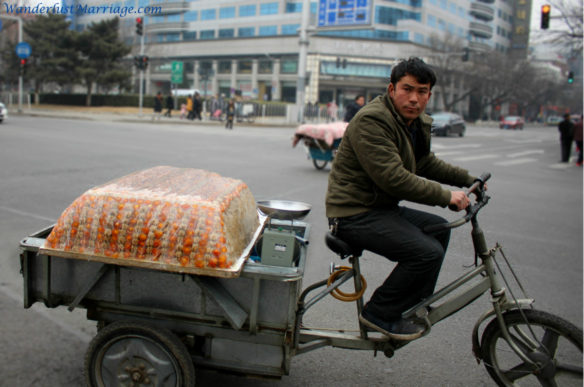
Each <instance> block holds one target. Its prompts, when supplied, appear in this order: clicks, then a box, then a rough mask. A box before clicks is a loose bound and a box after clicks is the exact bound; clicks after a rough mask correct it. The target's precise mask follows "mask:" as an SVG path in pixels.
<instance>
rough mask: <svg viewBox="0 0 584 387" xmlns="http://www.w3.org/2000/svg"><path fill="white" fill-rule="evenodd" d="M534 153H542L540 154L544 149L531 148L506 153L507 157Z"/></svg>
mask: <svg viewBox="0 0 584 387" xmlns="http://www.w3.org/2000/svg"><path fill="white" fill-rule="evenodd" d="M535 154H537V155H542V154H544V151H543V149H531V150H526V151H523V152H519V153H511V154H508V155H507V157H511V158H513V157H521V156H527V155H535Z"/></svg>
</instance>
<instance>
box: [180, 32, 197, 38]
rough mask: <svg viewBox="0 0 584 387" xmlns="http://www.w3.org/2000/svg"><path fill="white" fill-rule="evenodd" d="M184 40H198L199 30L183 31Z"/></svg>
mask: <svg viewBox="0 0 584 387" xmlns="http://www.w3.org/2000/svg"><path fill="white" fill-rule="evenodd" d="M183 40H197V31H188V32H183Z"/></svg>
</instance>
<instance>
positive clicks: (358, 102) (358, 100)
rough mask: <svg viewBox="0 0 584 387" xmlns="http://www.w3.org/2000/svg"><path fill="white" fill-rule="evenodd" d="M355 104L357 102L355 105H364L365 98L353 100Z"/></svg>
mask: <svg viewBox="0 0 584 387" xmlns="http://www.w3.org/2000/svg"><path fill="white" fill-rule="evenodd" d="M355 102H357V105H359V106H363V105H365V97H359V98H357V100H355Z"/></svg>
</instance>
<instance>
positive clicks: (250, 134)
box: [0, 116, 582, 386]
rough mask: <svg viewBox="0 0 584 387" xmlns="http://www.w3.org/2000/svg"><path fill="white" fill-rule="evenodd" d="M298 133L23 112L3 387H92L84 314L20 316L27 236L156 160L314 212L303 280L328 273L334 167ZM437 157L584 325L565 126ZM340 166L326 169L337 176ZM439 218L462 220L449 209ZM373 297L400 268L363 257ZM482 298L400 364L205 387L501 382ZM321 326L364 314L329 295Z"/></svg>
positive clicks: (224, 379)
mask: <svg viewBox="0 0 584 387" xmlns="http://www.w3.org/2000/svg"><path fill="white" fill-rule="evenodd" d="M292 134H293V129H290V128H265V127H264V128H258V127H255V128H251V127H242V126H240V127H236V129H235V130H234V131H232V132H231V131H226V130H224V129H222V128H220V127H217V126H213V127H205V126H201V125H197V126H193V127H190V126H186V125H174V126H173V125H168V124H165V123H154V124H152V123H148V124H137V123H111V122H105V121H91V122H90V121H83V120H66V119H49V118H33V117H16V116H13V117H11V119H10V121H9V122H6V123H5V124H2V125H0V165H1V166H2V168H1V169H0V182H1V183H0V310H1V311H2V327H3V329H2V330H1V331H0V346H1V347H2V348H3V350H2V351H0V375H1V377H0V386H81V385H83V377H82V375H81V374H82V365H83V360H82V359H83V356H84V352H85V348H86V346H87V343H88V342H89V340H90V339H91V337H92V336H93V335H94V334H95V324H94V323H93V322H88V321H86V320H85V318H84V315H83V312H82V311H77V312H75V313H69V312H67V311H66V310H65V309H64V308H58V309H56V310H52V309H47V308H45V307H44V306H43V305H35V306H34V307H33V308H31V309H30V310H24V309H23V308H22V295H21V292H22V290H21V281H22V280H21V276H20V274H19V263H18V241H19V240H20V239H21V238H23V237H24V236H26V235H28V234H29V233H32V232H34V231H36V230H38V229H40V228H42V227H44V226H46V225H49V224H52V223H53V222H54V221H55V220H56V219H57V218H58V216H59V214H60V212H61V211H62V210H63V209H64V208H65V207H67V206H68V205H69V204H70V203H71V202H72V201H73V200H74V199H75V198H76V197H77V196H79V195H80V194H81V193H83V192H84V191H85V190H87V189H89V188H90V187H92V186H94V185H97V184H101V183H103V182H106V181H108V180H110V179H113V178H117V177H120V176H122V175H125V174H127V173H130V172H133V171H136V170H140V169H144V168H148V167H151V166H155V165H173V166H179V167H194V168H204V169H209V170H213V171H216V172H218V173H220V174H222V175H226V176H232V177H237V178H240V179H242V180H244V181H246V182H247V183H248V185H249V186H250V188H251V189H252V192H253V193H254V195H255V196H256V199H258V200H260V199H291V200H299V201H304V202H309V203H312V204H313V209H312V212H311V213H310V215H309V216H308V217H307V218H306V221H307V222H310V223H311V224H312V233H311V238H310V239H311V241H312V243H311V244H310V245H309V251H308V264H307V270H306V275H305V278H304V285H305V286H306V285H308V284H310V283H313V282H315V281H317V280H320V279H322V278H324V277H326V276H327V273H328V265H329V263H330V262H331V261H335V262H337V263H339V262H338V260H337V259H336V258H335V257H334V256H333V255H332V254H331V253H329V252H328V251H327V249H326V247H325V246H324V243H323V242H322V240H323V235H324V232H325V230H326V219H325V217H324V205H323V198H324V193H325V190H326V179H327V170H325V171H316V170H315V169H314V168H313V167H312V164H311V163H310V161H308V160H307V159H306V157H305V156H304V152H303V150H302V149H300V148H292V147H291V137H292ZM433 143H434V150H435V151H436V152H437V153H438V154H439V155H440V156H441V157H443V158H444V159H446V160H448V161H451V162H453V163H457V164H461V165H463V166H465V167H467V168H468V169H469V170H470V171H471V172H473V173H476V174H478V173H480V172H482V171H490V172H492V173H493V178H492V180H491V182H490V183H489V191H490V193H491V195H492V198H493V199H492V201H491V204H490V205H489V206H488V208H486V209H485V210H484V211H483V213H482V214H481V217H480V219H481V225H482V226H483V229H484V230H485V232H486V233H487V236H488V241H489V243H494V242H495V241H499V242H501V243H502V244H503V245H504V246H505V251H506V253H507V255H509V256H510V257H511V259H512V260H513V262H515V267H516V269H517V270H518V272H519V274H520V276H521V278H522V279H523V280H524V284H525V286H526V288H527V289H528V292H529V293H530V295H531V296H532V297H534V298H536V300H537V303H536V305H537V307H538V308H540V309H543V310H548V311H551V312H553V313H557V314H559V315H561V316H563V317H565V318H567V319H569V320H570V321H572V322H574V323H575V324H576V325H578V326H580V327H581V326H582V169H580V168H577V167H575V166H573V165H565V164H561V163H558V160H559V151H560V149H559V144H558V139H557V131H556V130H555V128H545V127H527V128H526V129H525V130H523V131H501V130H499V129H495V128H487V127H478V126H471V127H470V128H469V130H468V134H467V136H465V137H464V138H456V137H451V138H435V139H434V140H433ZM327 169H328V168H327ZM430 210H431V211H434V212H436V213H440V214H442V215H445V216H446V217H448V218H449V219H455V218H456V214H454V213H450V212H448V211H446V210H443V209H439V208H432V209H430ZM468 231H469V229H468V228H462V229H460V230H459V231H456V232H455V233H454V234H453V237H452V241H451V247H450V249H449V253H448V256H447V259H446V262H445V264H444V268H443V271H442V273H441V276H440V279H439V284H440V285H444V284H446V283H448V282H449V281H451V280H452V279H454V278H455V277H456V276H458V275H460V274H461V273H462V272H463V271H464V266H465V265H468V264H470V263H471V262H472V254H469V252H470V250H469V249H470V248H471V244H470V241H469V235H468ZM362 268H363V271H364V275H365V277H366V278H367V281H368V283H369V284H370V288H369V289H368V291H367V293H366V297H369V295H370V294H371V292H372V290H373V289H374V288H375V287H376V286H377V285H378V284H380V283H381V282H382V281H383V279H384V278H385V276H386V275H387V273H389V271H390V270H391V268H392V264H391V263H389V262H387V261H385V260H383V259H381V258H380V257H377V256H375V255H373V254H368V253H366V254H365V255H364V257H363V258H362ZM487 304H488V300H487V298H486V297H485V298H483V299H481V300H479V301H478V302H476V303H475V304H473V305H471V306H469V307H468V308H467V309H465V310H463V311H461V312H459V313H458V314H456V315H455V316H453V317H452V318H450V319H449V320H447V321H445V322H443V323H440V324H438V325H437V326H435V327H434V329H433V332H432V333H431V334H430V335H429V336H427V337H425V338H422V339H421V340H417V341H415V342H412V343H411V344H409V345H408V346H406V347H405V348H403V349H401V350H400V351H398V352H397V353H396V355H395V357H394V358H392V359H386V358H385V357H384V356H383V355H382V354H379V355H378V356H377V357H373V354H372V353H369V352H357V351H347V350H341V349H331V348H324V349H320V350H317V351H313V352H310V353H307V354H304V355H302V356H298V357H296V358H294V359H293V361H292V369H291V374H290V375H289V376H285V377H284V378H283V379H282V380H280V381H266V380H258V379H247V378H241V377H237V376H232V375H225V374H217V373H215V372H210V371H202V372H199V374H198V382H199V384H200V385H202V386H207V385H209V386H211V385H238V386H299V385H335V386H354V385H363V386H388V385H390V386H411V385H416V386H436V385H441V386H446V385H448V386H469V385H472V386H489V385H492V384H493V383H492V382H491V380H490V378H489V377H488V375H487V373H486V371H485V370H484V367H483V366H482V365H480V366H479V365H477V364H476V362H475V361H474V359H473V358H472V354H471V344H470V333H471V329H472V326H473V324H474V322H475V320H476V318H477V317H478V315H479V314H480V313H482V311H484V310H485V309H486V308H487ZM305 324H306V325H308V326H313V327H324V326H327V327H333V328H346V329H353V328H355V326H356V316H355V308H354V306H353V305H351V304H343V303H340V302H339V301H336V300H333V299H325V300H323V301H322V302H321V303H319V304H318V305H317V306H315V307H314V309H312V310H310V311H309V313H308V314H307V315H306V318H305Z"/></svg>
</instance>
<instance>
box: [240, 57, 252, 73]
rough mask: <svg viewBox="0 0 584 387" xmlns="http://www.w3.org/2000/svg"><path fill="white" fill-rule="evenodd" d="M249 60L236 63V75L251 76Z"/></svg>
mask: <svg viewBox="0 0 584 387" xmlns="http://www.w3.org/2000/svg"><path fill="white" fill-rule="evenodd" d="M251 66H252V63H251V60H250V59H243V60H238V61H237V73H238V74H251Z"/></svg>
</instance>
